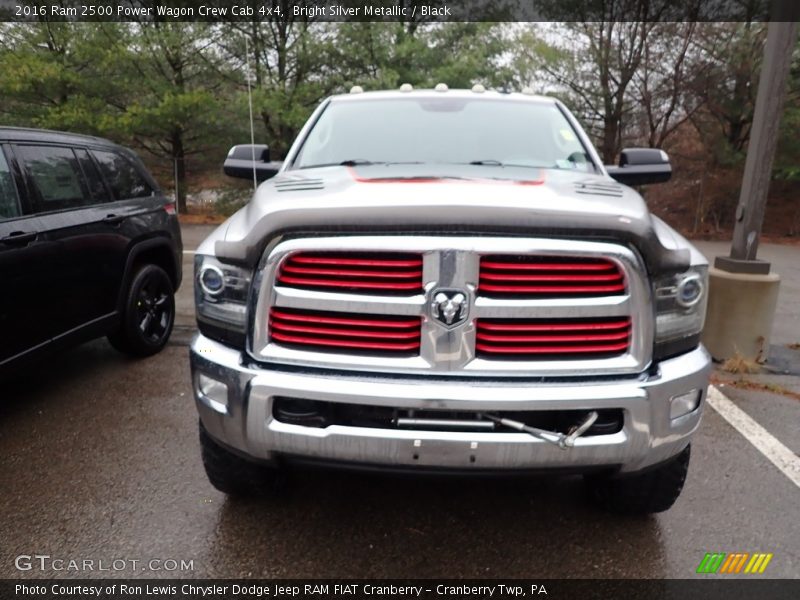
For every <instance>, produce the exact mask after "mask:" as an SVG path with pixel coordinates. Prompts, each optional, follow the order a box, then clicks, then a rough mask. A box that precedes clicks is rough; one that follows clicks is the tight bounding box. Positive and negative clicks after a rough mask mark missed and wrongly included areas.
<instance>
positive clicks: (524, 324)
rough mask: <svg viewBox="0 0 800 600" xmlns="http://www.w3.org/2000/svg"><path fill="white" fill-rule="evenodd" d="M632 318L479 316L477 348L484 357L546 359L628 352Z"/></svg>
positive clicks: (479, 354)
mask: <svg viewBox="0 0 800 600" xmlns="http://www.w3.org/2000/svg"><path fill="white" fill-rule="evenodd" d="M630 335H631V320H630V318H628V317H615V318H607V319H561V320H548V319H530V320H518V319H479V320H478V321H477V342H476V344H475V348H476V350H477V355H478V356H479V357H481V358H502V359H511V358H516V359H521V360H545V359H548V358H555V359H559V360H563V359H587V358H607V357H610V356H615V355H619V354H623V353H624V352H627V350H628V348H629V345H630Z"/></svg>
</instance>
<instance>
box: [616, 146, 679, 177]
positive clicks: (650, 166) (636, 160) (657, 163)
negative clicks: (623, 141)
mask: <svg viewBox="0 0 800 600" xmlns="http://www.w3.org/2000/svg"><path fill="white" fill-rule="evenodd" d="M606 171H608V174H609V175H610V176H611V177H612V178H614V179H616V180H617V181H619V182H620V183H624V184H625V185H643V184H646V183H663V182H665V181H669V179H670V177H672V166H671V165H670V164H669V156H668V155H667V153H666V152H664V151H663V150H659V149H658V148H626V149H625V150H623V151H622V153H621V154H620V157H619V166H618V167H614V166H607V167H606Z"/></svg>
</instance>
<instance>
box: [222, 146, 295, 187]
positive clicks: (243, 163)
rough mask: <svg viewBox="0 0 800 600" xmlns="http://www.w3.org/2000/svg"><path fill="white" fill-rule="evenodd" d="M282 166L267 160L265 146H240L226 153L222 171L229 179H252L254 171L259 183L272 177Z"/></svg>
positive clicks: (267, 147)
mask: <svg viewBox="0 0 800 600" xmlns="http://www.w3.org/2000/svg"><path fill="white" fill-rule="evenodd" d="M254 158H255V159H254ZM282 164H283V163H282V162H280V161H270V160H269V146H267V145H266V144H240V145H238V146H234V147H233V148H231V149H230V150H229V151H228V157H227V158H226V159H225V163H224V164H223V166H222V170H223V171H224V172H225V175H228V176H230V177H240V178H242V179H252V178H253V169H255V172H256V180H257V181H259V182H260V181H264V180H266V179H269V178H270V177H274V176H275V175H276V174H277V173H278V171H280V168H281V165H282Z"/></svg>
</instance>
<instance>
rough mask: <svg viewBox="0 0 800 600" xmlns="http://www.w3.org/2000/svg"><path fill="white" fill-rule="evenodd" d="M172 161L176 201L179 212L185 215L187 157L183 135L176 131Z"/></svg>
mask: <svg viewBox="0 0 800 600" xmlns="http://www.w3.org/2000/svg"><path fill="white" fill-rule="evenodd" d="M172 160H173V163H174V169H175V175H174V177H175V200H176V202H177V203H178V212H179V213H180V214H182V215H185V214H186V213H187V212H188V208H187V207H186V156H185V153H184V148H183V134H182V132H180V131H175V132H173V134H172Z"/></svg>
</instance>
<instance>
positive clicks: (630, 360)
mask: <svg viewBox="0 0 800 600" xmlns="http://www.w3.org/2000/svg"><path fill="white" fill-rule="evenodd" d="M294 257H312V258H313V257H316V258H319V257H328V258H336V257H338V258H350V259H354V260H378V261H382V260H386V258H385V257H388V259H389V260H397V261H401V262H400V263H399V264H397V265H396V266H394V267H391V268H396V269H398V270H400V271H406V274H407V275H408V278H409V280H411V279H413V280H414V281H415V283H414V286H413V287H409V288H408V290H407V291H400V292H397V290H394V289H393V290H391V291H387V290H382V289H381V288H372V287H364V288H358V287H352V286H341V287H338V286H325V287H317V286H315V285H298V284H297V283H296V282H292V281H287V279H286V277H285V275H286V269H285V266H286V265H301V266H302V267H305V268H311V269H317V266H318V264H323V263H317V264H313V266H310V267H309V265H312V263H309V262H303V261H296V260H293V258H294ZM403 261H414V264H411V262H403ZM417 261H418V262H417ZM496 265H502V266H504V267H507V266H508V265H526V267H523V269H524V270H523V269H519V270H522V271H523V274H526V275H531V274H534V275H535V274H538V273H539V272H540V269H539V267H535V268H533V269H529V268H527V266H529V265H544V266H543V267H542V270H545V271H547V272H548V273H550V274H553V267H552V265H557V266H556V267H555V275H557V276H560V275H563V274H576V273H577V274H578V275H580V276H581V277H584V276H586V275H587V274H592V275H603V276H604V277H606V276H607V277H609V279H608V281H611V282H612V284H611V285H613V286H614V289H613V290H608V291H600V290H592V291H591V292H590V293H583V292H579V293H574V289H575V286H571V287H570V289H571V290H572V292H573V293H566V292H565V293H563V294H562V293H561V292H555V293H553V292H552V291H550V292H548V293H545V294H538V293H535V294H531V293H529V292H524V293H520V292H516V291H515V292H513V293H500V294H495V293H487V290H486V289H485V287H484V285H485V282H486V281H487V280H486V278H485V275H486V274H487V273H490V272H491V273H499V274H508V273H511V274H514V273H515V272H516V271H517V270H516V269H514V268H498V267H496ZM564 265H568V266H567V267H565V266H564ZM571 265H583V266H588V267H590V268H588V269H584V268H581V269H576V270H575V271H576V273H573V272H572V271H570V269H571ZM365 266H367V265H362V264H355V263H348V262H345V263H343V264H339V263H336V262H334V261H331V262H330V263H324V266H323V268H324V269H330V270H331V271H335V272H338V271H346V272H347V274H346V275H344V276H343V277H344V279H343V280H344V281H348V282H349V281H352V280H353V279H352V275H353V273H352V271H358V270H361V269H362V267H365ZM372 266H374V267H375V268H376V269H377V272H378V273H379V274H384V271H385V270H386V269H387V268H388V267H387V265H384V264H377V265H372ZM390 270H391V269H390ZM369 272H370V273H373V271H369ZM644 272H645V271H644V266H643V264H642V262H641V259H640V258H639V256H638V254H636V252H635V251H633V250H632V249H630V248H628V247H626V246H623V245H618V244H613V243H607V242H587V241H576V240H553V239H535V238H503V237H455V236H400V235H397V236H341V237H327V238H296V239H288V240H284V241H281V242H280V243H278V244H277V245H275V246H274V247H273V248H271V249H270V250H269V251H268V252H267V253H266V254H265V256H264V257H263V259H262V262H261V265H260V266H259V272H258V273H257V276H256V285H255V286H254V292H253V296H252V299H251V303H250V310H251V311H253V312H254V315H253V319H252V321H251V322H252V329H251V333H250V336H249V342H248V346H249V352H250V353H251V355H252V357H253V358H254V359H256V360H259V361H267V362H276V363H282V364H289V365H305V366H314V367H327V368H336V369H343V370H354V371H361V372H377V373H386V374H391V373H403V374H418V375H426V374H427V375H453V376H458V375H467V376H493V377H494V376H516V377H520V376H531V377H534V376H535V377H541V376H571V375H576V376H578V375H579V376H591V375H600V374H604V375H605V374H624V373H628V374H631V373H639V372H641V371H643V370H644V369H645V368H646V367H647V365H648V364H649V362H650V358H651V356H650V355H651V352H652V343H653V315H652V311H651V309H650V307H651V306H652V303H651V301H650V289H649V284H648V281H647V279H646V276H645V275H644ZM302 275H303V276H308V277H311V278H316V277H317V276H318V275H319V274H317V273H309V272H304V273H302ZM338 276H339V275H338V274H337V275H335V277H338ZM365 277H366V279H365V280H366V281H368V282H369V283H374V282H382V281H385V278H384V277H380V276H378V277H375V278H374V279H373V278H371V277H367V276H365ZM390 280H392V281H393V280H394V279H393V278H392V279H390ZM490 280H491V278H490ZM326 281H327V279H326ZM492 281H497V280H496V279H495V280H492ZM512 281H513V280H512ZM570 281H571V282H577V283H576V285H577V286H578V287H580V286H583V285H584V283H585V282H583V281H578V280H577V279H575V280H570ZM604 285H605V282H604ZM620 286H621V289H620ZM442 292H445V293H444V294H443V293H442ZM457 292H463V296H464V297H466V300H465V301H463V303H462V304H461V305H459V307H457V309H456V310H454V311H451V314H450V316H452V315H453V314H455V315H456V317H455V320H454V321H452V322H445V320H444V318H443V316H442V315H443V314H445V313H446V312H447V311H442V310H440V308H441V307H438V308H436V309H434V307H433V306H432V305H433V303H435V301H436V299H437V298H445V297H449V298H454V297H456V293H457ZM287 314H293V315H316V316H317V317H319V316H320V315H328V316H327V317H326V318H332V319H338V320H339V323H326V322H322V321H319V320H317V321H314V322H310V321H309V322H305V323H300V322H299V321H297V320H296V319H295V320H292V319H287V318H286V315H287ZM276 315H277V317H276ZM412 318H413V319H416V322H418V323H419V327H418V328H417V331H418V333H419V337H418V338H417V337H416V335H415V336H414V337H413V338H409V339H413V340H414V341H413V342H407V343H409V344H412V343H413V344H417V343H418V347H417V346H415V347H414V348H404V349H403V351H400V350H399V345H402V344H401V343H400V342H398V340H399V338H396V337H390V336H384V337H383V339H380V340H379V339H377V338H376V337H375V336H367V337H365V336H364V335H362V333H363V332H364V331H371V329H370V328H369V327H368V326H366V325H362V326H358V325H354V324H353V323H350V321H359V320H361V321H370V322H373V321H374V322H375V324H376V328H375V330H376V331H378V330H380V328H379V327H377V323H378V322H383V323H388V322H397V323H402V322H404V321H403V319H406V320H408V322H409V323H410V322H411V320H410V319H412ZM504 325H505V326H507V325H513V327H512V328H511V329H504V327H503V326H504ZM498 326H500V327H498ZM541 326H547V327H549V330H541V329H540V327H541ZM571 326H580V328H579V329H575V330H574V331H573V330H571V329H570V327H571ZM605 327H608V329H607V330H604V329H603V328H605ZM298 328H302V329H303V330H302V331H300V330H298ZM312 330H313V331H312ZM334 330H335V332H334ZM383 331H384V332H385V333H388V332H389V329H384V330H383ZM410 331H411V329H410V328H409V329H408V330H407V331H406V332H405V333H410ZM339 332H342V333H339ZM394 333H397V332H396V331H394ZM308 336H310V337H311V338H314V339H316V340H334V341H336V340H342V339H346V340H349V342H348V343H347V344H339V345H337V344H336V343H333V342H329V341H326V342H325V343H324V344H323V343H319V344H313V343H310V342H309V341H308V339H303V340H302V341H301V342H300V343H298V339H297V338H298V337H299V338H307V337H308ZM370 337H371V339H370ZM612 337H613V338H614V339H611V338H612ZM290 338H294V339H290ZM500 338H504V339H500ZM551 338H552V339H551ZM555 338H558V339H555ZM359 340H361V341H362V342H369V343H377V344H384V343H386V344H395V343H397V347H394V348H392V349H388V350H387V351H384V352H381V351H380V349H377V348H368V347H366V346H365V347H359V346H358V342H359ZM323 346H324V347H323ZM554 348H555V349H556V350H553V349H554ZM562 348H563V349H564V350H563V351H562ZM509 349H515V350H514V351H510V350H509ZM548 349H549V351H545V350H548ZM376 350H378V351H376Z"/></svg>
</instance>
